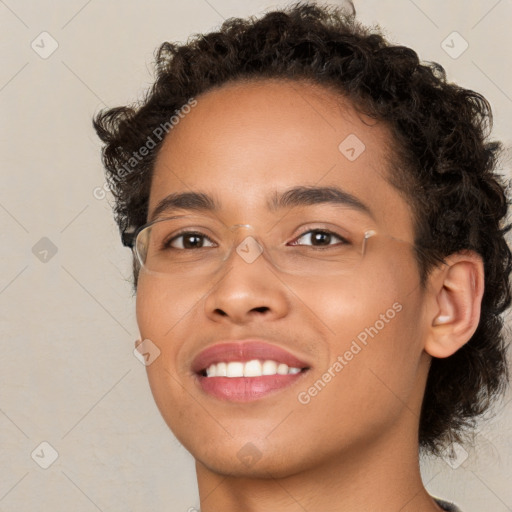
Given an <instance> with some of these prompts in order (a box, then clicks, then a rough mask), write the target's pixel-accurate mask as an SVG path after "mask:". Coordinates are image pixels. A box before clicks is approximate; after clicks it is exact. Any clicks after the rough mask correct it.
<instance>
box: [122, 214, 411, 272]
mask: <svg viewBox="0 0 512 512" xmlns="http://www.w3.org/2000/svg"><path fill="white" fill-rule="evenodd" d="M307 218H308V217H303V216H301V215H300V214H294V215H290V216H288V217H287V216H285V217H284V218H281V219H280V220H279V221H277V222H275V223H274V225H273V226H270V225H268V226H266V228H265V229H261V230H256V229H255V228H254V227H253V226H252V225H248V224H235V225H233V226H229V227H228V226H226V225H225V224H223V223H222V222H220V221H219V220H218V219H216V218H211V217H207V216H201V215H177V216H173V217H168V218H165V219H157V220H155V221H153V222H150V223H149V224H146V225H144V226H142V227H140V228H139V229H138V230H137V231H136V232H135V233H125V235H124V237H123V243H124V244H125V245H127V246H129V247H132V249H133V250H134V252H135V255H136V258H137V261H138V264H139V266H140V268H142V269H143V270H144V271H146V272H148V273H150V274H155V275H161V276H165V275H167V276H174V277H185V278H188V279H196V278H197V279H206V278H210V277H213V276H214V275H216V274H217V273H218V272H219V271H220V270H221V268H223V266H224V265H225V264H226V262H228V261H231V262H234V261H235V258H240V259H241V260H243V261H244V262H245V264H248V265H252V264H256V263H257V262H259V261H260V260H261V259H263V260H265V261H267V262H268V263H270V264H271V265H272V266H274V267H275V268H276V269H277V270H279V271H280V272H283V273H286V274H290V275H296V276H308V277H315V276H320V277H322V276H323V277H330V276H333V277H334V276H346V275H351V274H353V273H354V271H356V270H357V269H358V268H359V267H360V266H361V264H362V263H363V261H364V260H365V259H366V258H368V257H369V255H371V254H378V253H379V252H385V251H386V250H388V249H390V247H391V245H393V244H396V243H398V244H399V245H400V246H401V247H400V248H399V250H398V251H397V250H396V248H394V249H393V255H394V256H393V257H394V258H396V259H398V260H399V259H400V258H401V257H404V255H405V254H410V250H411V248H412V245H411V244H410V243H409V242H406V241H403V240H400V239H397V238H394V237H392V236H389V235H386V234H380V233H377V231H376V230H375V229H362V228H361V221H360V219H359V222H358V221H357V218H356V216H355V214H351V213H350V212H347V213H345V212H341V213H340V214H339V216H336V218H334V219H332V222H325V221H308V222H305V220H306V219H307ZM403 247H405V248H406V249H407V251H404V250H403Z"/></svg>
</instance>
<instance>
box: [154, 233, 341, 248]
mask: <svg viewBox="0 0 512 512" xmlns="http://www.w3.org/2000/svg"><path fill="white" fill-rule="evenodd" d="M309 233H323V234H327V235H331V236H334V237H336V238H338V239H339V240H340V241H341V243H342V244H349V243H350V242H349V241H348V240H347V239H346V238H345V237H344V236H342V235H340V234H339V233H336V232H334V231H331V230H329V229H322V228H312V229H309V228H308V229H306V231H303V232H302V233H301V234H300V235H298V236H297V237H296V238H295V239H294V240H293V242H296V241H297V240H300V239H301V238H302V237H304V236H305V235H307V234H309ZM185 236H198V237H202V238H203V239H206V240H209V241H210V242H211V243H214V242H213V241H212V240H211V239H210V238H209V237H208V236H207V235H205V234H204V233H201V232H199V231H182V232H181V233H178V234H177V235H175V236H173V237H172V238H171V239H169V240H168V241H167V242H165V243H164V244H163V248H164V249H176V250H180V251H185V250H189V251H190V250H193V249H190V248H189V249H185V248H176V247H171V243H172V242H174V241H176V240H177V239H179V238H182V237H185ZM293 245H298V246H302V245H303V244H295V243H294V244H293ZM336 245H339V244H329V245H326V246H315V245H308V246H307V247H314V248H316V249H326V248H328V247H331V246H336ZM199 249H205V247H199ZM196 250H197V248H196Z"/></svg>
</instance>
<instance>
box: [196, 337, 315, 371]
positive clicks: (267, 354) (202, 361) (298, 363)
mask: <svg viewBox="0 0 512 512" xmlns="http://www.w3.org/2000/svg"><path fill="white" fill-rule="evenodd" d="M252 359H260V360H268V359H271V360H273V361H276V362H277V363H284V364H286V365H288V366H289V367H290V368H309V366H310V365H309V364H308V363H307V362H305V361H303V360H301V359H299V358H298V357H296V356H294V355H293V354H292V353H290V352H288V350H286V349H284V348H281V347H279V346H277V345H274V344H271V343H268V342H267V341H263V340H254V339H251V340H237V341H220V342H218V343H216V344H215V345H212V346H210V347H207V348H205V349H204V350H202V351H201V352H200V353H199V354H198V355H197V356H196V357H195V358H194V360H193V361H192V370H193V371H194V372H195V373H201V372H202V371H203V370H205V369H206V368H208V367H209V366H210V365H211V364H216V363H220V362H226V363H228V362H231V361H241V362H246V361H251V360H252Z"/></svg>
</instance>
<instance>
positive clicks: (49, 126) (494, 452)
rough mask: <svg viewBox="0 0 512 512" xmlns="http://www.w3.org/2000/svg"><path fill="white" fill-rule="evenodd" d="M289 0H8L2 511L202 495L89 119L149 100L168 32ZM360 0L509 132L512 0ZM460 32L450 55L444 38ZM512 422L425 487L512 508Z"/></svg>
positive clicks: (86, 511)
mask: <svg viewBox="0 0 512 512" xmlns="http://www.w3.org/2000/svg"><path fill="white" fill-rule="evenodd" d="M286 3H287V2H267V1H264V0H245V1H235V0H188V1H180V2H178V1H163V0H152V1H146V2H142V1H141V0H138V1H121V0H104V1H102V0H89V1H86V0H72V1H63V0H61V1H60V2H55V1H53V2H50V1H49V0H42V1H40V2H37V3H36V2H34V1H32V2H30V1H25V0H6V1H5V2H4V1H1V2H0V33H1V36H0V41H1V46H0V52H1V57H2V61H1V62H2V66H0V109H1V112H2V125H1V131H0V155H1V160H2V165H1V173H2V187H1V190H0V226H1V229H0V242H1V243H0V258H1V259H0V262H1V267H0V268H1V270H0V339H1V343H2V354H3V357H1V358H0V379H1V386H0V511H3V512H10V511H17V512H25V511H26V512H28V511H33V510H40V511H52V512H61V511H62V512H68V511H69V510H73V511H75V512H93V511H97V510H100V511H104V512H107V511H109V512H118V511H119V512H121V511H123V512H125V511H128V510H130V511H141V512H142V511H152V512H163V511H166V512H167V511H169V512H175V511H176V512H180V511H182V512H186V511H187V510H188V509H189V508H190V507H198V496H197V491H196V482H195V472H194V465H193V460H192V457H191V456H190V455H189V454H188V453H187V452H186V451H185V450H184V448H183V447H181V446H180V444H179V442H178V441H177V440H176V439H175V438H174V437H173V435H172V434H171V432H170V431H169V429H168V428H167V426H166V425H165V423H164V421H163V420H162V418H161V417H160V414H159V412H158V410H157V408H156V406H155V404H154V402H153V398H152V396H151V393H150V390H149V386H148V384H147V379H146V372H145V368H144V366H143V365H142V364H141V363H140V362H139V361H138V360H137V359H136V358H135V357H134V355H133V346H134V341H135V340H136V339H137V338H138V335H139V333H138V329H137V325H136V322H135V300H134V298H133V297H132V295H131V287H130V284H129V282H128V279H129V277H130V271H131V255H130V252H129V250H128V249H125V248H123V247H122V246H121V242H120V238H119V234H118V231H117V226H116V225H115V223H114V221H113V216H112V212H111V207H110V205H109V200H110V196H109V195H107V196H106V197H105V198H104V199H97V198H96V197H95V196H94V194H93V191H94V190H95V189H96V188H97V187H101V186H102V185H103V183H104V178H103V169H102V166H101V162H100V143H99V141H98V140H97V138H96V135H95V133H94V131H93V129H92V124H91V118H92V116H93V114H94V113H95V112H97V111H98V110H99V109H100V108H102V107H105V106H108V107H112V106H116V105H123V104H126V103H129V102H132V101H135V100H136V99H138V98H140V97H141V96H142V93H143V91H144V90H145V89H146V88H147V87H148V86H149V85H150V84H151V83H152V74H151V69H152V62H153V52H154V50H155V49H156V48H157V46H159V45H160V44H161V43H162V42H163V41H165V40H168V41H185V40H186V39H187V37H188V36H189V35H191V34H193V33H198V32H208V31H211V30H213V29H216V28H218V27H219V26H220V24H221V22H222V21H223V20H224V19H225V18H229V17H232V16H243V17H245V16H247V15H250V14H261V13H262V11H263V10H264V9H269V8H271V7H273V6H283V5H285V4H286ZM331 3H336V2H335V1H332V2H331ZM355 6H356V9H357V11H358V17H359V19H360V20H362V21H363V22H366V23H368V24H375V23H379V24H380V25H381V26H382V27H383V29H384V31H385V33H386V34H387V36H388V38H389V39H391V40H392V41H394V42H399V43H402V44H405V45H407V46H411V47H413V48H414V49H415V50H416V51H417V52H418V53H419V55H420V57H421V58H422V59H423V60H433V61H437V62H439V63H441V64H442V65H443V66H444V67H445V69H446V70H447V73H448V76H449V78H450V80H453V81H455V82H457V83H459V84H460V85H462V86H464V87H467V88H471V89H474V90H477V91H479V92H482V93H483V94H484V95H485V96H486V97H487V98H488V100H489V101H490V103H491V104H492V105H493V109H494V115H495V131H494V135H495V137H496V138H499V139H502V140H504V141H505V142H506V143H507V144H510V143H511V138H512V137H511V133H512V132H511V128H512V66H511V57H510V48H511V46H512V30H511V27H512V1H511V0H492V1H488V2H487V1H485V2H484V1H478V0H472V1H468V0H465V1H464V0H451V1H448V2H447V1H441V0H435V1H428V0H414V1H413V0H396V1H391V0H381V1H378V0H355ZM43 31H46V32H48V33H49V34H50V35H51V38H53V39H54V40H55V41H56V42H57V43H58V48H57V50H56V51H55V52H54V53H53V54H51V55H50V56H49V57H48V58H42V57H41V55H43V56H46V55H45V52H49V50H50V49H51V45H52V44H55V43H53V42H52V40H51V39H50V37H49V36H47V35H42V36H41V35H40V34H41V32H43ZM454 31H457V32H458V33H459V34H460V35H461V36H462V38H464V40H465V41H467V43H468V45H469V46H468V48H467V50H466V51H465V52H464V53H462V54H461V55H460V56H458V58H453V55H455V53H458V51H459V50H460V49H462V46H461V45H463V44H464V42H463V40H462V39H460V38H459V36H453V35H451V36H450V34H452V33H453V32H454ZM448 36H450V38H449V39H448V40H447V41H448V43H445V46H446V44H448V45H450V46H453V50H451V52H452V56H450V55H449V54H448V53H447V52H446V51H445V49H443V47H442V42H443V41H445V40H446V38H447V37H448ZM454 37H455V39H453V38H454ZM33 41H34V47H35V48H36V49H37V52H39V53H37V52H36V51H35V50H34V49H33V48H32V47H31V43H32V42H33ZM452 41H453V42H452ZM505 172H507V174H508V173H509V169H505ZM45 251H46V252H45ZM55 251H56V252H55ZM507 400H510V394H509V395H508V396H507V397H506V400H505V401H507ZM511 427H512V407H511V406H510V403H508V404H507V405H506V407H505V408H501V409H500V410H499V413H498V414H497V415H496V417H495V418H494V419H493V420H492V421H490V422H489V423H486V424H485V425H482V427H481V430H480V431H479V432H478V434H477V439H476V440H477V445H476V448H475V449H471V448H468V447H466V451H462V450H459V451H458V458H457V460H456V461H455V462H454V463H451V464H450V463H449V462H448V461H447V460H443V459H439V460H437V461H431V460H427V461H423V464H422V472H423V476H424V482H425V485H426V487H427V489H428V490H429V491H430V492H431V493H433V494H434V495H437V496H442V497H445V498H449V499H452V500H453V501H455V502H456V503H457V504H458V505H459V506H460V507H461V508H462V510H463V512H481V511H493V512H505V511H509V510H512V488H511V487H510V485H509V484H510V477H511V469H512V442H511ZM42 442H47V443H49V444H50V445H51V447H53V449H54V450H56V452H57V453H58V457H57V459H56V460H55V461H54V462H53V464H52V465H51V466H50V467H48V469H43V468H42V467H40V464H43V465H44V463H48V462H51V456H52V448H50V447H49V446H47V445H42V446H40V443H42ZM31 454H32V455H31ZM36 461H37V462H36Z"/></svg>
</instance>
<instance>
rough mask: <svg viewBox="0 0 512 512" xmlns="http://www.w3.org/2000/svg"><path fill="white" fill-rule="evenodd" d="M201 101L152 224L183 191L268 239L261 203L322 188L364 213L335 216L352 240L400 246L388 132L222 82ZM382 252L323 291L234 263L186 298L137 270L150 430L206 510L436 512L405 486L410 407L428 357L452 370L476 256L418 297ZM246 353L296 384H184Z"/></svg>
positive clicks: (301, 93) (475, 277) (321, 209)
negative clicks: (191, 474)
mask: <svg viewBox="0 0 512 512" xmlns="http://www.w3.org/2000/svg"><path fill="white" fill-rule="evenodd" d="M197 100H198V104H197V106H196V107H194V108H193V109H192V110H191V112H190V113H189V114H187V116H186V117H185V118H184V119H182V120H181V121H180V123H179V124H178V125H177V126H175V127H174V128H173V130H172V131H171V132H170V133H169V135H168V136H167V138H166V140H165V142H164V145H163V146H162V148H161V150H160V153H159V155H158V158H157V161H156V165H155V169H154V175H153V180H152V186H151V193H150V198H149V212H150V214H151V212H152V211H153V210H154V208H155V206H156V205H157V203H158V202H159V201H160V200H161V199H163V198H164V197H165V196H166V195H168V194H169V193H171V192H185V191H192V190H193V191H197V192H205V193H208V194H211V195H214V196H215V197H216V198H217V199H218V200H219V201H220V202H221V204H222V209H221V211H220V212H219V213H218V216H219V218H220V219H221V220H222V222H224V223H225V224H226V225H227V226H231V225H233V224H251V225H252V226H254V227H255V229H256V231H258V230H259V231H258V232H261V233H265V232H266V230H267V229H268V226H271V225H274V224H275V223H276V222H277V221H279V220H280V219H282V218H283V216H284V214H285V213H286V212H285V211H283V212H278V213H270V212H269V211H268V210H267V208H266V204H265V200H266V198H267V196H268V195H269V194H270V193H271V192H272V191H274V190H284V189H287V188H289V187H292V186H296V185H315V186H328V185H336V186H338V187H341V188H343V189H344V190H346V191H348V192H349V193H351V194H353V195H354V196H356V197H357V198H358V199H360V200H361V201H362V202H364V203H365V204H366V205H368V206H370V208H371V210H372V213H373V218H371V217H369V216H365V215H363V214H358V213H354V212H352V211H347V210H345V211H346V213H347V215H348V216H349V217H350V218H352V219H354V222H355V224H356V225H357V226H358V227H360V228H361V229H363V230H364V229H369V228H371V229H374V230H375V231H377V233H379V234H380V235H382V234H387V235H390V236H393V237H395V238H397V239H400V240H403V241H405V242H412V240H413V239H414V228H413V216H412V212H411V209H410V207H409V205H408V202H407V200H406V198H404V197H403V195H402V194H401V193H400V192H399V191H398V190H397V189H395V188H394V187H393V186H392V185H390V183H389V182H388V180H387V178H388V167H389V155H388V153H387V151H388V148H390V147H392V143H393V141H392V139H391V137H390V135H389V132H388V130H387V128H386V126H385V125H383V124H382V123H378V122H375V121H372V120H369V119H365V118H364V117H363V116H361V115H358V114H357V113H356V112H355V111H354V109H353V107H352V106H351V104H350V103H349V102H348V100H346V99H344V98H342V97H340V96H338V95H336V94H335V93H333V92H331V91H328V90H325V89H323V88H321V87H320V86H312V85H310V84H305V83H299V82H285V81H266V82H260V83H244V84H240V83H238V84H228V85H224V86H222V87H221V88H218V89H215V90H212V91H209V92H207V93H205V94H203V95H201V96H199V97H197ZM350 134H356V135H357V137H358V138H359V139H360V140H361V141H363V143H364V145H365V150H364V151H363V152H362V153H361V155H360V156H359V157H358V158H357V159H355V160H354V161H349V160H348V159H347V158H346V157H345V156H344V154H342V152H341V151H340V150H339V149H338V145H339V144H340V143H341V142H342V141H343V140H344V139H345V138H346V137H347V136H348V135H350ZM340 212H341V213H340ZM340 214H343V210H341V211H340V209H339V208H338V209H336V208H334V207H333V206H330V205H315V206H309V207H307V208H304V209H300V211H296V210H291V211H289V212H288V214H287V217H286V218H287V219H289V218H291V219H292V220H293V219H294V218H295V217H294V216H297V218H300V219H301V222H300V223H299V224H298V225H297V226H296V227H300V224H301V223H302V219H304V218H305V221H306V222H307V221H315V220H318V219H319V218H320V219H323V218H325V219H326V222H329V223H330V224H333V225H335V224H336V221H337V219H339V218H340ZM290 216H291V217H290ZM294 227H295V226H294ZM292 234H293V233H290V235H292ZM297 234H299V233H297ZM292 238H293V237H291V236H290V240H291V239H292ZM379 240H381V241H382V240H383V242H382V243H380V242H379V243H378V244H376V245H375V246H373V247H374V250H373V252H372V251H369V252H368V253H367V254H366V255H365V257H364V259H363V261H362V263H361V265H360V266H359V267H358V268H357V270H356V271H355V272H353V273H352V274H350V275H342V276H339V275H338V276H334V277H330V278H326V277H316V278H314V279H312V278H311V277H308V276H303V277H300V276H291V275H288V274H284V273H280V272H279V271H278V270H277V269H275V268H273V267H272V266H270V265H268V264H266V263H265V260H264V259H263V258H260V259H258V260H256V261H255V262H254V263H252V264H247V263H246V262H245V261H243V260H242V259H241V258H238V257H234V258H233V259H232V260H230V261H229V264H228V265H227V267H226V272H224V273H223V274H222V279H220V278H219V277H217V278H216V279H206V280H197V279H193V278H191V280H190V281H189V283H188V286H183V285H182V286H173V284H172V279H171V278H170V277H169V278H166V277H164V278H162V277H161V276H155V275H151V274H148V273H146V272H144V271H142V272H141V274H140V277H139V284H138V292H137V322H138V325H139V329H140V333H141V339H150V340H151V341H152V342H153V343H154V344H155V345H156V346H157V347H158V348H159V350H160V352H161V353H160V356H159V357H158V358H157V359H156V360H155V361H154V362H153V363H152V364H150V365H149V366H147V373H148V378H149V383H150V386H151V390H152V393H153V396H154V398H155V401H156V403H157V406H158V408H159V410H160V412H161V414H162V416H163V418H164V419H165V421H166V422H167V424H168V425H169V427H170V428H171V430H172V431H173V432H174V434H175V435H176V437H177V438H178V439H179V441H180V442H181V443H182V444H183V445H184V446H185V447H186V448H187V450H189V451H190V453H191V454H192V455H193V456H194V458H195V460H196V471H197V478H198V485H199V493H200V499H201V510H202V512H217V511H221V510H222V511H223V512H230V511H237V512H238V511H240V510H244V511H250V512H262V511H268V510H273V511H276V512H292V511H293V512H295V511H304V510H307V511H309V512H313V511H319V512H320V511H322V512H330V511H337V512H344V511H347V512H348V511H350V512H362V511H368V510H379V511H381V512H398V511H401V512H408V511H410V512H413V511H414V512H427V511H429V512H430V511H435V510H441V509H440V508H439V507H438V506H437V505H436V504H435V503H434V501H433V500H432V498H431V497H430V496H429V495H428V493H427V491H426V490H425V488H424V486H423V484H422V481H421V477H420V472H419V464H418V439H417V432H418V425H419V413H420V408H421V401H422V397H423V394H424V390H425V383H426V378H427V375H428V369H429V364H430V360H431V355H435V356H436V357H447V356H449V355H451V354H452V353H453V352H455V351H456V350H457V349H458V348H460V346H462V345H463V344H464V343H465V342H467V341H468V339H469V338H470V337H471V335H472V334H473V332H474V330H475V329H476V326H477V323H478V318H479V312H480V310H479V304H480V300H481V296H482V292H483V270H482V265H481V261H480V260H479V259H478V257H477V256H475V255H474V254H471V253H466V254H457V255H452V257H450V258H449V259H448V260H447V264H446V265H443V266H441V267H439V268H438V269H436V270H435V271H434V272H433V273H432V275H431V276H430V279H429V282H428V283H427V287H426V288H425V289H423V288H421V287H420V286H419V273H418V266H417V263H416V260H415V259H414V256H413V254H412V252H411V246H410V245H408V244H407V243H405V242H399V241H396V240H395V241H393V240H391V239H389V238H386V237H385V236H384V237H381V238H379ZM228 267H229V268H228ZM227 270H229V271H227ZM397 302H398V303H399V304H400V305H401V306H402V309H401V311H400V312H399V313H397V314H396V316H394V318H393V319H392V320H389V321H388V322H387V323H386V324H385V327H384V328H382V329H381V330H380V331H379V332H378V334H377V335H376V336H375V337H374V338H373V339H369V342H368V344H367V345H366V346H364V347H363V349H362V350H361V351H360V352H359V353H358V354H357V356H355V357H354V358H353V359H352V360H351V361H349V362H348V364H347V365H346V366H344V368H343V370H342V371H340V372H338V373H337V374H336V377H334V378H332V379H331V381H330V382H329V383H328V384H327V385H326V386H325V387H324V388H323V389H322V391H321V392H319V393H318V394H317V395H316V396H314V397H311V400H310V401H309V403H307V404H302V403H300V402H299V401H298V399H297V395H298V393H299V392H301V391H305V390H306V391H307V390H308V388H310V387H311V386H312V385H313V384H314V383H315V381H317V380H318V379H319V378H321V377H322V375H323V374H324V373H325V372H326V371H327V369H328V368H329V367H331V366H332V364H333V362H334V361H336V358H337V356H338V355H343V354H344V353H345V352H346V351H347V350H348V349H349V348H350V345H351V342H352V340H354V339H355V338H356V337H357V335H358V333H360V332H361V331H363V330H364V329H365V328H366V327H369V326H373V325H374V324H375V322H376V321H377V320H379V318H381V316H380V315H382V314H384V313H385V312H386V310H388V309H389V308H391V307H392V305H393V304H394V303H397ZM251 337H257V338H260V339H265V340H268V341H269V342H271V343H274V344H276V345H278V346H280V347H282V348H285V349H286V350H288V351H290V352H291V353H292V354H294V355H296V356H298V357H299V358H301V359H303V360H306V361H307V362H308V363H310V365H311V369H310V371H309V372H308V373H307V374H306V375H304V376H303V378H302V380H301V381H300V383H297V385H293V386H292V387H289V388H287V389H284V390H280V391H279V392H277V393H274V394H272V395H269V396H266V397H264V398H263V399H260V400H257V401H254V402H249V403H232V402H229V401H222V400H219V399H216V398H213V397H211V396H209V395H207V394H205V393H204V392H203V391H202V390H201V389H200V388H199V387H198V386H197V385H196V383H195V376H194V375H193V374H192V372H191V369H190V364H191V361H192V360H193V358H194V357H195V356H196V355H197V354H198V353H199V352H200V351H201V350H203V349H204V348H205V347H208V346H211V345H213V344H215V343H216V342H217V341H220V340H225V339H231V340H233V339H246V338H251ZM248 443H250V444H248ZM240 450H242V452H240ZM247 451H249V452H250V453H252V454H253V455H254V457H253V459H252V460H251V459H249V462H247V459H246V460H245V463H244V461H243V459H242V457H240V453H246V452H247Z"/></svg>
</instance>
